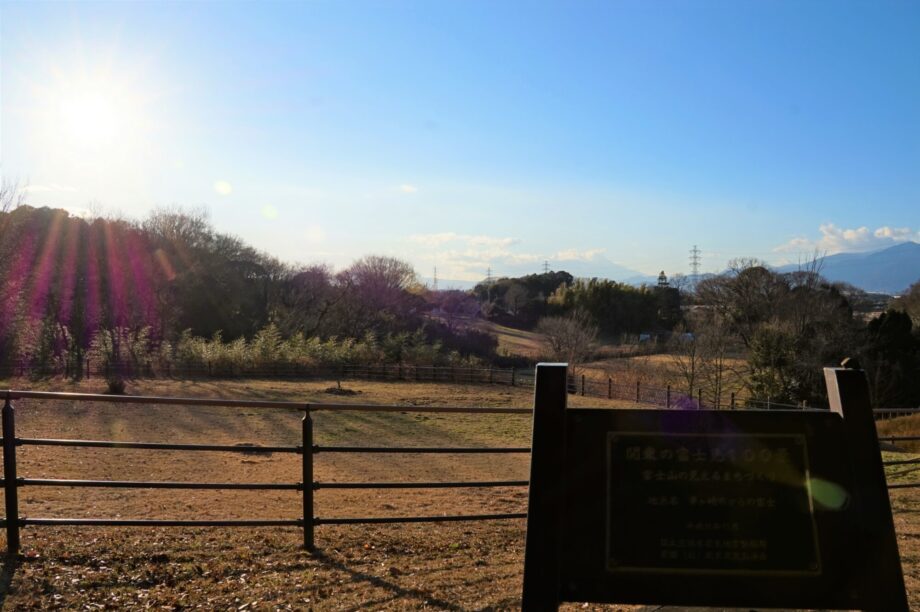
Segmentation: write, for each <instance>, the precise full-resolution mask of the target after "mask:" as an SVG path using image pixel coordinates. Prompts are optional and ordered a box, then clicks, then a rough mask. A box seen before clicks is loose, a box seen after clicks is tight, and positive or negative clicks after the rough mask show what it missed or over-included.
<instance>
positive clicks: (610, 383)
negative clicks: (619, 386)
mask: <svg viewBox="0 0 920 612" xmlns="http://www.w3.org/2000/svg"><path fill="white" fill-rule="evenodd" d="M607 399H613V378H612V377H610V376H608V377H607Z"/></svg>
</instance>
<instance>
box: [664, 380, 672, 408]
mask: <svg viewBox="0 0 920 612" xmlns="http://www.w3.org/2000/svg"><path fill="white" fill-rule="evenodd" d="M666 402H667V403H665V408H670V407H671V385H668V399H667V400H666Z"/></svg>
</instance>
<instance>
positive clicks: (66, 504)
mask: <svg viewBox="0 0 920 612" xmlns="http://www.w3.org/2000/svg"><path fill="white" fill-rule="evenodd" d="M100 385H101V382H100V381H89V382H84V383H81V384H79V385H71V384H64V383H59V384H53V385H51V386H54V387H56V388H58V389H59V390H70V391H99V390H100ZM16 386H22V385H16ZM329 386H330V383H329V382H327V381H320V382H309V383H299V382H297V383H295V382H277V381H271V382H268V381H231V382H228V381H217V382H214V381H208V382H180V381H142V382H137V383H135V384H132V385H130V386H129V389H128V392H129V393H132V394H159V395H183V396H207V397H210V396H222V397H234V398H264V399H292V400H297V401H304V402H307V401H313V402H321V401H335V402H341V401H350V402H373V403H404V404H416V405H427V404H431V405H470V406H487V405H488V406H522V407H525V406H529V405H530V403H531V401H532V397H531V390H530V389H521V388H508V387H475V386H464V385H443V384H420V385H415V384H408V383H370V382H355V381H348V382H347V383H346V385H345V386H347V387H349V388H351V389H354V390H355V391H358V392H359V393H358V394H357V395H356V396H352V397H339V396H330V395H327V394H325V393H324V392H323V390H324V389H325V388H327V387H329ZM605 403H606V402H601V401H600V400H596V399H594V400H591V398H580V397H573V398H572V404H573V405H603V404H605ZM315 421H316V441H317V443H319V444H333V443H334V444H355V445H359V444H381V445H396V444H405V445H470V446H473V445H498V446H504V445H508V446H514V445H527V444H528V442H529V434H530V419H529V417H527V416H526V415H525V416H516V415H486V416H472V415H425V414H417V413H416V414H413V413H390V414H380V413H378V414H373V413H338V414H332V413H323V412H319V413H317V414H316V418H315ZM917 425H920V421H915V422H914V424H909V425H908V426H907V428H908V430H910V428H914V429H913V431H916V430H917V429H920V427H917ZM883 426H884V427H898V428H900V427H904V426H902V425H901V424H894V425H888V424H884V425H883ZM880 429H881V427H880ZM899 431H900V430H899ZM17 434H18V435H19V436H21V437H70V438H97V439H116V440H142V441H153V442H156V441H172V442H202V441H203V442H208V443H231V444H232V443H238V442H241V441H246V442H253V443H258V444H281V445H284V444H299V443H300V415H299V414H298V413H296V412H295V413H280V412H276V411H266V410H260V409H237V408H232V409H230V408H195V409H188V408H181V407H167V406H128V405H122V406H119V405H108V404H99V403H96V404H78V403H71V402H47V401H34V400H21V401H19V402H17ZM899 456H900V457H903V456H905V455H903V454H900V455H899ZM18 458H19V472H20V476H23V477H34V478H37V477H54V478H105V479H126V480H127V479H146V480H186V481H193V480H206V481H226V482H297V481H299V480H300V463H299V456H296V455H284V454H274V455H256V454H253V455H237V454H229V453H179V452H151V451H142V450H127V449H122V450H107V449H73V448H70V449H68V448H58V447H20V449H19V452H18ZM528 464H529V458H528V457H527V456H526V455H499V456H495V455H483V456H476V455H470V456H456V455H423V456H399V455H392V456H391V455H376V456H375V455H339V454H328V455H323V454H322V453H320V454H318V455H317V456H316V478H317V480H320V481H357V480H362V481H370V480H403V481H409V480H464V479H468V480H480V479H481V480H486V479H495V480H498V479H521V480H524V479H526V478H527V471H528ZM898 477H899V478H900V476H898ZM20 495H21V499H20V508H21V510H20V511H21V514H22V515H23V516H31V517H37V516H43V517H53V516H57V517H123V518H131V517H137V518H140V517H144V518H153V517H159V518H257V517H261V518H298V517H299V516H301V513H302V510H301V498H300V495H299V494H298V493H297V492H293V491H292V492H286V491H265V492H242V491H240V492H214V491H162V490H147V491H134V490H119V489H72V488H71V489H67V488H50V487H26V488H24V489H22V490H21V492H20ZM316 496H317V497H316V499H317V503H316V514H317V515H318V516H321V517H328V516H387V515H412V514H442V513H443V514H455V513H458V514H459V513H471V514H472V513H480V512H489V513H491V512H517V511H523V510H524V509H525V506H526V489H524V488H506V489H497V490H496V489H481V490H476V489H469V490H437V489H434V490H411V489H410V490H396V491H385V490H382V491H375V490H369V491H362V490H354V491H349V490H345V491H337V490H320V491H318V492H317V494H316ZM917 497H918V496H917V495H916V493H915V491H912V490H905V491H900V492H893V494H892V501H893V505H894V507H895V511H896V514H895V520H896V523H897V528H898V533H899V543H900V545H901V554H902V558H903V563H904V569H905V573H906V575H907V580H908V588H909V590H910V592H911V594H912V598H913V599H912V602H913V605H914V606H918V605H920V600H918V595H920V525H918V520H917V518H916V517H917V512H918V510H920V504H918V500H917ZM523 529H524V521H521V520H514V521H504V522H483V523H467V524H464V523H444V524H434V525H430V524H429V525H426V524H422V525H395V526H342V527H335V526H318V527H317V528H316V530H317V544H318V546H319V547H320V551H319V553H318V554H315V555H309V554H307V553H305V552H303V551H302V550H301V541H302V540H301V538H302V536H301V531H300V530H299V529H297V528H263V529H254V530H252V529H239V530H234V529H175V528H162V529H145V530H139V529H118V528H73V527H59V528H44V527H32V528H26V529H25V530H24V531H23V551H24V552H23V555H22V557H21V559H20V563H19V564H18V567H16V568H15V571H11V570H12V569H13V568H11V567H9V566H8V567H7V569H6V571H5V573H4V574H3V575H0V592H2V593H6V599H5V604H6V605H7V606H9V607H10V609H49V608H69V609H70V608H73V609H75V608H81V609H94V608H96V609H105V608H108V609H125V608H159V609H187V608H200V609H228V608H236V609H243V610H247V609H260V610H261V609H311V608H315V609H335V610H357V609H368V608H369V609H394V610H395V609H421V608H435V609H448V610H459V609H464V610H465V609H504V608H515V607H517V606H519V594H520V585H521V569H522V566H523V547H524V537H523V535H524V532H523ZM2 539H3V538H2V537H0V540H2ZM2 545H5V544H3V543H2V542H0V546H2ZM624 609H625V608H624Z"/></svg>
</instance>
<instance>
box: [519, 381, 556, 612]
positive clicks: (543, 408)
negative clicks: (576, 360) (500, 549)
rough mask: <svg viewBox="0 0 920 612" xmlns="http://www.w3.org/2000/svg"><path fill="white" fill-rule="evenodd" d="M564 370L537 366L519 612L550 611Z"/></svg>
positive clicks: (553, 596) (553, 606)
mask: <svg viewBox="0 0 920 612" xmlns="http://www.w3.org/2000/svg"><path fill="white" fill-rule="evenodd" d="M567 395H568V365H567V364H564V363H561V364H560V363H541V364H538V365H537V374H536V379H535V383H534V406H533V408H534V410H533V435H532V438H531V460H530V495H529V498H528V502H527V541H526V545H525V548H524V591H523V597H522V601H521V606H522V609H523V610H527V611H536V610H555V609H556V606H557V605H558V602H559V563H560V556H561V555H560V553H561V551H562V542H561V539H562V529H561V528H560V527H561V526H562V522H563V519H562V515H563V513H564V509H565V496H564V489H563V487H562V482H563V480H564V479H563V477H562V472H563V464H564V463H565V407H566V400H567V397H566V396H567Z"/></svg>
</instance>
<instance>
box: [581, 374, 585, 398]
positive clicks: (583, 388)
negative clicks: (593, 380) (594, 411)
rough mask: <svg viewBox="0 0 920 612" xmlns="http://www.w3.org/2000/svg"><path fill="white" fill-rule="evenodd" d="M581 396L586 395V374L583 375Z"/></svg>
mask: <svg viewBox="0 0 920 612" xmlns="http://www.w3.org/2000/svg"><path fill="white" fill-rule="evenodd" d="M581 396H582V397H584V396H585V375H584V374H582V375H581Z"/></svg>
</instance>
